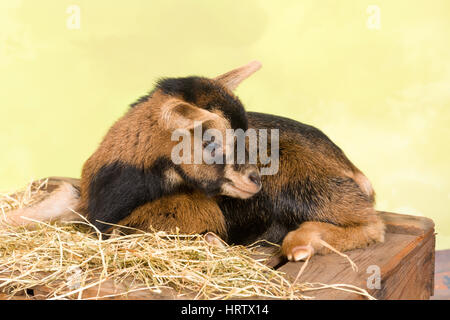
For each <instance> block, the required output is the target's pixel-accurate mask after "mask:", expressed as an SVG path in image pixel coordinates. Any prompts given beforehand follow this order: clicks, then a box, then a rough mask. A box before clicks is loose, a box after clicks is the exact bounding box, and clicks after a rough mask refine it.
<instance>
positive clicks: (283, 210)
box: [7, 62, 384, 261]
mask: <svg viewBox="0 0 450 320" xmlns="http://www.w3.org/2000/svg"><path fill="white" fill-rule="evenodd" d="M259 68H260V64H259V63H258V62H251V63H249V64H248V65H246V66H243V67H241V68H238V69H235V70H232V71H230V72H228V73H226V74H224V75H221V76H219V77H216V78H214V79H207V78H203V77H187V78H170V79H165V80H161V81H159V82H158V83H157V85H156V88H155V89H154V90H153V91H152V92H151V93H150V94H148V95H147V96H145V97H142V98H141V99H139V100H138V101H137V102H136V103H134V104H133V105H132V106H131V108H130V110H129V111H128V112H127V113H126V114H125V115H124V116H123V117H122V118H121V119H119V120H118V121H117V122H116V123H115V124H114V125H113V126H112V127H111V129H110V130H109V131H108V133H107V134H106V136H105V138H104V139H103V141H102V143H101V144H100V146H99V147H98V149H97V150H96V151H95V153H94V154H93V155H92V156H91V157H90V158H89V159H88V160H87V161H86V162H85V164H84V166H83V170H82V176H81V188H80V190H78V189H75V188H74V187H72V186H71V185H69V184H63V185H62V186H61V187H60V190H59V191H57V192H55V193H54V194H52V195H51V196H50V197H49V198H47V199H46V200H44V201H43V202H41V203H40V204H38V205H37V206H34V207H31V208H25V209H21V210H16V211H13V212H11V213H10V214H8V218H7V220H8V222H10V223H16V224H21V225H26V224H28V223H29V220H26V219H23V218H22V217H29V218H33V219H35V220H42V221H64V220H65V221H68V220H74V219H76V218H77V216H76V215H75V214H74V213H73V212H72V211H71V210H68V208H73V209H74V210H75V211H77V212H79V213H81V214H83V215H85V216H86V217H87V218H88V220H89V221H90V222H91V223H92V224H93V225H94V226H95V227H96V228H97V229H99V230H100V231H102V232H107V231H109V230H110V228H111V224H118V225H124V226H129V227H134V228H138V229H142V230H149V229H150V227H152V228H155V229H157V230H174V229H175V228H176V227H178V228H179V229H180V232H183V233H205V232H208V231H212V232H214V233H216V234H218V235H219V236H220V237H222V238H223V239H224V240H226V241H227V242H229V243H234V244H250V243H252V242H254V241H257V240H261V239H265V240H268V241H270V242H274V243H281V244H282V252H283V254H284V255H285V256H286V257H287V258H288V259H289V260H295V261H298V260H301V259H305V258H307V257H308V256H310V255H312V254H313V253H320V254H323V253H327V252H328V250H329V249H327V247H326V246H324V245H323V243H324V241H325V242H327V243H328V244H330V245H331V246H333V247H335V248H336V249H338V250H341V251H344V250H349V249H353V248H359V247H364V246H367V245H368V244H370V243H372V242H376V241H383V239H384V224H383V222H382V220H381V219H380V217H379V216H378V215H377V212H376V211H375V209H374V191H373V190H372V186H371V184H370V182H369V180H368V179H367V178H366V177H365V176H364V175H363V173H362V172H361V171H360V170H358V169H357V168H356V167H355V166H354V165H353V164H352V163H351V162H350V161H349V160H348V159H347V157H346V156H345V155H344V153H343V152H342V150H341V149H340V148H339V147H337V146H336V145H335V144H334V143H333V142H332V141H331V140H330V139H329V138H328V137H327V136H326V135H325V134H323V133H322V132H321V131H320V130H318V129H316V128H314V127H311V126H308V125H305V124H302V123H299V122H297V121H294V120H291V119H286V118H283V117H278V116H274V115H268V114H261V113H255V112H245V109H244V107H243V105H242V103H241V102H240V100H239V99H238V98H237V97H236V96H235V95H234V94H233V93H232V91H233V90H234V89H236V87H237V86H238V85H239V84H240V83H241V82H242V81H243V80H244V79H246V78H247V77H248V76H250V75H251V74H252V73H254V72H255V71H257V70H258V69H259ZM198 123H201V129H200V130H202V131H201V132H202V133H203V132H205V131H207V130H208V129H215V130H218V132H219V133H221V135H222V136H227V130H230V129H234V130H237V129H242V130H244V131H246V130H247V129H255V130H261V129H266V130H270V129H277V130H278V132H279V140H278V142H277V143H278V152H279V158H278V159H275V160H276V161H278V165H279V169H278V172H277V173H276V174H273V175H260V173H259V171H260V170H263V168H264V166H263V165H262V164H261V162H258V163H251V162H249V161H245V162H243V163H240V164H239V163H238V164H236V163H229V162H228V161H226V159H229V157H230V155H231V157H233V156H234V155H235V151H236V146H235V145H234V141H221V140H220V139H217V140H211V139H206V140H204V141H203V142H202V146H201V148H200V151H199V150H198V149H195V148H194V147H193V148H192V150H191V151H192V152H191V159H190V160H192V159H193V158H195V156H196V154H198V152H203V151H204V149H207V148H210V147H211V145H212V146H213V147H214V149H215V154H214V157H215V158H216V159H217V157H218V158H223V160H224V161H222V162H219V163H210V164H207V163H204V162H201V163H196V162H195V161H190V162H189V161H188V162H187V163H185V162H182V163H179V164H176V163H174V161H173V160H172V152H173V149H174V148H175V146H176V145H177V143H178V142H177V141H173V139H172V134H173V132H174V131H176V130H180V129H183V130H185V132H186V131H187V132H188V133H189V135H190V137H189V138H192V139H194V140H195V137H194V132H195V131H196V130H197V129H198ZM268 144H269V147H270V146H271V142H270V141H269V142H268ZM247 147H248V145H247ZM247 151H248V150H247ZM246 159H247V160H248V158H246ZM78 218H79V217H78Z"/></svg>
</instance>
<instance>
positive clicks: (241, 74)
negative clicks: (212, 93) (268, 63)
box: [214, 61, 262, 90]
mask: <svg viewBox="0 0 450 320" xmlns="http://www.w3.org/2000/svg"><path fill="white" fill-rule="evenodd" d="M261 66H262V64H261V62H259V61H252V62H250V63H248V64H246V65H245V66H242V67H240V68H237V69H234V70H231V71H229V72H227V73H224V74H222V75H220V76H218V77H216V78H214V80H217V81H219V82H220V83H221V84H222V85H224V86H225V87H227V88H228V89H230V90H234V89H236V88H237V87H238V86H239V84H240V83H241V82H242V81H244V80H245V79H247V78H248V77H250V76H251V75H252V74H253V73H255V72H256V71H258V70H259V69H260V68H261Z"/></svg>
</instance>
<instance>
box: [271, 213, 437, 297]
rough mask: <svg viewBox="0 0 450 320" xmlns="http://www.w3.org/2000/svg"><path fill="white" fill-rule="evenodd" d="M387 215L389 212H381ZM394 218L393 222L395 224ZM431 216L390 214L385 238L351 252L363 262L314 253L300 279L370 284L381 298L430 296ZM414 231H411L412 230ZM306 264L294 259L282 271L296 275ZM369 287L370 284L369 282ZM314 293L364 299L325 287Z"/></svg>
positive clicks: (432, 233)
mask: <svg viewBox="0 0 450 320" xmlns="http://www.w3.org/2000/svg"><path fill="white" fill-rule="evenodd" d="M381 215H382V216H383V218H384V216H385V215H386V213H381ZM391 221H393V222H394V223H393V227H391V225H390V223H391ZM430 221H431V220H430V219H426V218H425V219H422V218H417V217H411V216H405V215H396V214H388V218H387V219H386V224H387V229H388V230H389V231H390V232H388V233H387V234H386V239H385V242H384V243H378V244H375V245H371V246H370V247H368V248H366V249H356V250H351V251H349V252H346V254H348V256H349V257H350V258H351V259H352V260H353V261H354V262H355V263H356V264H357V266H358V267H359V271H358V272H354V271H353V270H352V269H351V267H350V265H349V263H348V262H347V261H346V260H345V259H344V258H342V257H339V256H337V255H335V254H330V255H325V256H314V257H313V258H312V259H311V260H310V261H309V263H308V266H307V268H306V269H305V271H304V274H303V275H302V276H301V278H300V280H299V281H306V282H319V283H324V284H338V283H340V284H351V285H355V286H358V287H360V288H363V289H366V290H367V291H368V292H369V293H370V294H371V295H373V296H374V297H376V298H378V299H428V298H429V297H430V296H431V295H432V294H433V273H434V241H435V237H434V224H433V223H432V221H431V223H430ZM408 233H409V234H408ZM302 265H303V263H302V262H301V263H298V262H296V263H294V262H289V263H286V264H285V265H283V266H282V267H280V268H279V269H278V270H280V271H283V272H286V274H287V276H288V277H289V278H290V279H295V277H296V275H297V273H298V271H299V270H300V268H301V266H302ZM369 266H375V268H377V267H378V268H379V270H380V274H381V288H380V289H371V288H368V283H367V280H368V277H369V276H370V275H371V273H367V272H368V268H369ZM369 286H370V284H369ZM311 294H312V295H313V296H314V297H316V298H317V299H359V298H361V296H358V295H356V294H353V293H348V292H343V291H337V290H333V291H332V290H328V289H327V290H322V291H314V292H311Z"/></svg>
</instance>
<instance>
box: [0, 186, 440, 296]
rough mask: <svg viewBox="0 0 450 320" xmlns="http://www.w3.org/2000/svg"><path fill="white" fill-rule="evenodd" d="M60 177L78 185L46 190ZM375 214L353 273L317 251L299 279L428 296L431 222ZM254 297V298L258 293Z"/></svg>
mask: <svg viewBox="0 0 450 320" xmlns="http://www.w3.org/2000/svg"><path fill="white" fill-rule="evenodd" d="M61 181H68V182H70V183H72V184H74V185H78V184H79V180H78V179H70V178H50V179H49V183H48V188H47V190H48V192H52V191H54V190H55V189H56V188H57V187H58V185H59V184H60V183H61ZM380 214H381V216H382V217H383V220H384V221H385V223H386V226H387V233H386V240H385V242H384V243H379V244H375V245H371V246H369V247H368V248H365V249H356V250H352V251H349V252H346V254H348V256H349V257H350V258H351V259H352V260H353V261H354V262H355V263H356V265H357V266H358V272H355V271H353V270H352V268H351V267H350V266H349V263H348V261H347V260H346V259H344V258H343V257H341V256H338V255H336V254H329V255H325V256H319V255H317V256H314V257H312V258H311V260H310V261H309V263H308V265H307V266H306V269H305V270H304V272H303V273H302V275H301V277H300V279H298V281H300V282H318V283H324V284H351V285H355V286H358V287H360V288H363V289H366V290H367V291H368V292H369V293H370V294H371V295H372V296H373V297H375V298H377V299H429V298H430V296H432V295H433V288H434V253H435V249H434V248H435V233H434V223H433V221H432V220H431V219H428V218H424V217H416V216H409V215H400V214H395V213H388V212H380ZM255 258H256V257H255ZM267 264H268V265H269V266H271V267H273V268H276V269H278V270H280V271H283V272H285V273H286V277H287V278H288V279H289V280H290V281H293V280H294V279H295V278H296V276H297V274H298V272H299V270H300V268H301V267H302V265H303V262H295V263H294V262H287V261H286V260H285V259H283V258H282V257H281V256H280V255H278V254H277V253H276V252H275V253H273V257H272V258H271V259H269V260H268V261H267ZM377 271H379V275H380V280H381V281H380V282H379V284H380V286H379V287H377V282H376V281H375V280H374V277H376V272H377ZM125 287H126V283H123V284H121V285H115V284H114V283H113V282H112V281H105V282H103V283H102V284H101V285H100V288H99V287H98V286H95V287H92V288H89V289H87V290H85V291H84V292H83V295H82V297H83V298H90V297H96V296H107V295H111V294H117V293H120V292H124V291H125ZM48 292H49V291H48V289H47V288H45V287H36V288H34V289H33V290H31V291H30V292H29V293H30V294H32V297H33V298H34V299H39V298H42V297H45V296H46V294H47V293H48ZM305 294H306V295H309V296H313V297H315V298H316V299H363V297H362V296H360V295H357V294H354V293H350V292H345V291H340V290H335V289H324V290H319V291H311V292H308V293H305ZM4 297H5V296H3V298H4ZM193 297H195V293H193V292H191V293H189V292H186V293H184V294H182V295H179V294H177V293H176V292H175V291H174V290H171V289H167V290H163V291H162V292H161V293H153V292H149V291H137V292H133V293H130V294H128V295H123V296H116V297H114V299H189V298H193ZM1 298H2V295H1V294H0V299H1ZM17 298H18V299H21V298H23V297H20V296H18V297H17ZM254 298H255V299H258V297H254Z"/></svg>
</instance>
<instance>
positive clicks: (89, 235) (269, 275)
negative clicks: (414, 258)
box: [0, 181, 372, 299]
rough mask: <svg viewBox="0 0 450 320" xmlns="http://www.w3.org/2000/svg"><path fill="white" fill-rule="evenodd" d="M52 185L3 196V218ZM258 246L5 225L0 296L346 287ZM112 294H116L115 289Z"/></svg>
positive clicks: (276, 294) (208, 295)
mask: <svg viewBox="0 0 450 320" xmlns="http://www.w3.org/2000/svg"><path fill="white" fill-rule="evenodd" d="M46 187H47V181H40V182H39V183H33V184H30V185H29V186H28V187H27V188H26V189H25V190H24V191H21V192H17V193H15V194H14V195H1V196H0V210H1V212H0V214H2V215H7V214H8V213H7V211H8V210H11V209H15V208H20V207H23V206H29V205H32V204H33V203H35V202H37V201H39V200H40V199H42V198H43V197H44V196H45V195H46V192H45V190H46ZM257 249H258V245H254V246H252V247H244V246H215V245H211V244H209V243H208V242H206V241H205V238H204V237H203V236H201V235H183V234H179V233H176V232H175V233H174V234H168V233H165V232H156V231H155V232H146V233H142V232H136V233H132V234H115V235H114V236H112V237H110V238H108V239H101V238H100V237H99V233H97V232H96V231H95V230H94V229H93V227H92V226H88V223H87V222H81V223H80V222H77V223H71V224H66V225H52V224H47V223H38V226H37V227H35V228H33V229H32V230H29V229H24V228H20V227H12V226H8V225H5V224H3V225H2V226H0V292H3V293H4V294H6V296H7V297H8V298H14V297H17V295H19V294H22V295H23V294H25V295H26V294H27V292H30V289H32V290H34V293H35V298H46V299H99V298H113V297H121V298H127V297H129V298H136V297H138V298H145V297H151V298H158V297H159V298H168V297H175V298H193V299H230V298H233V299H236V298H248V297H256V296H258V297H264V298H269V299H308V298H311V297H310V296H308V295H306V293H307V292H309V291H313V290H322V289H328V288H332V289H338V290H344V291H350V292H355V293H357V294H361V295H363V296H366V297H367V298H369V299H371V298H372V297H371V296H370V295H369V294H368V293H367V292H366V291H365V290H363V289H360V288H357V287H354V286H350V285H343V284H334V285H325V284H320V283H300V282H299V281H298V279H299V278H300V276H301V273H302V272H303V270H304V269H305V268H306V265H307V263H305V264H304V265H303V268H301V270H300V272H299V274H298V276H297V278H296V279H295V281H293V282H290V281H288V280H287V277H286V275H285V274H284V273H283V272H280V271H277V270H274V269H272V268H270V267H268V266H266V265H265V264H264V262H265V261H266V260H267V259H269V258H270V256H269V255H266V256H262V255H261V254H260V253H259V252H258V259H255V258H254V257H255V255H254V254H255V253H256V251H255V250H257ZM108 288H109V289H108Z"/></svg>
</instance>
